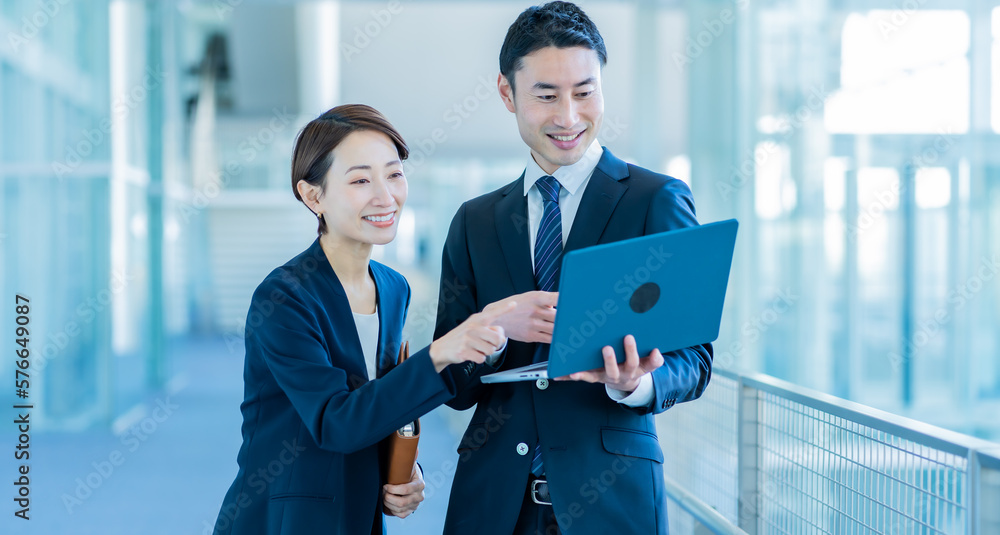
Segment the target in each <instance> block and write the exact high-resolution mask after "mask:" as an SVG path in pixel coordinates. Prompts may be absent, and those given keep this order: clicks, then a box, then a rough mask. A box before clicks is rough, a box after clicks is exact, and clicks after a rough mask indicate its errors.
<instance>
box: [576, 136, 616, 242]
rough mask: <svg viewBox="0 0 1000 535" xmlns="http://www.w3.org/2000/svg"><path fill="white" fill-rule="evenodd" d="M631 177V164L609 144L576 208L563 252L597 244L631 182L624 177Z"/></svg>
mask: <svg viewBox="0 0 1000 535" xmlns="http://www.w3.org/2000/svg"><path fill="white" fill-rule="evenodd" d="M626 177H628V166H627V165H626V164H625V162H623V161H622V160H619V159H618V158H616V157H615V156H614V155H613V154H611V151H609V150H608V149H607V148H605V149H604V154H603V155H602V156H601V159H600V161H599V162H598V163H597V167H596V168H595V169H594V174H593V175H591V176H590V182H589V183H588V184H587V189H586V191H584V192H583V198H582V199H580V207H579V208H578V209H577V212H576V217H575V218H574V220H573V228H572V229H570V233H569V238H567V239H566V247H565V248H564V249H563V251H564V252H569V251H572V250H574V249H580V248H583V247H589V246H591V245H596V244H597V241H598V240H599V239H600V238H601V234H603V233H604V228H605V227H607V226H608V220H609V219H611V213H612V212H614V211H615V206H617V205H618V201H619V200H621V198H622V195H624V194H625V190H627V189H628V186H627V185H625V184H623V183H622V182H621V180H622V179H623V178H626Z"/></svg>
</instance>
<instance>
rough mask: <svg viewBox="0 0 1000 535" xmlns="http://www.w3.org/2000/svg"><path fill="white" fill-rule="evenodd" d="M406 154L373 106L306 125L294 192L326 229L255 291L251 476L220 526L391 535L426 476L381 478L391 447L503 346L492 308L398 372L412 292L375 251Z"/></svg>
mask: <svg viewBox="0 0 1000 535" xmlns="http://www.w3.org/2000/svg"><path fill="white" fill-rule="evenodd" d="M406 157H407V147H406V144H405V143H404V142H403V139H402V137H400V135H399V133H398V132H397V131H396V129H395V128H393V126H392V125H391V124H389V122H388V121H387V120H386V119H385V117H383V116H382V114H380V113H379V112H378V111H376V110H374V109H372V108H370V107H368V106H363V105H345V106H338V107H336V108H333V109H332V110H330V111H328V112H326V113H324V114H323V115H321V116H320V117H319V118H317V119H315V120H313V121H311V122H310V123H309V124H307V125H306V126H305V128H303V129H302V131H301V132H300V133H299V136H298V139H297V140H296V142H295V149H294V154H293V157H292V190H293V191H294V193H295V196H296V198H298V199H299V200H300V201H302V203H303V204H305V205H306V206H307V207H308V208H309V209H310V210H311V211H312V212H313V213H314V214H315V215H316V217H317V219H318V221H319V237H318V238H317V240H316V241H315V242H313V244H312V245H311V246H310V247H309V248H308V249H306V250H305V251H304V252H302V253H301V254H300V255H298V256H296V257H295V258H293V259H292V260H290V261H289V262H288V263H286V264H285V265H283V266H281V267H279V268H277V269H275V270H274V271H272V272H271V274H270V275H268V276H267V278H265V279H264V281H263V282H262V283H261V284H260V286H258V287H257V290H256V291H255V292H254V294H253V298H252V301H251V305H250V311H249V313H248V315H247V323H246V335H245V339H246V363H245V367H244V371H243V378H244V383H245V392H244V400H243V404H242V405H241V407H240V408H241V411H242V413H243V446H242V447H241V448H240V452H239V455H238V457H237V462H238V464H239V472H238V474H237V476H236V480H235V481H234V482H233V485H232V487H230V489H229V492H228V493H227V494H226V497H225V500H224V502H223V505H222V509H221V511H220V513H219V517H218V519H217V520H216V523H215V526H214V531H215V533H217V534H234V535H235V534H251V533H252V534H258V533H266V534H269V535H271V534H274V535H277V534H282V535H292V534H303V535H305V534H310V535H312V534H321V533H330V534H334V533H336V534H342V535H352V534H356V535H369V534H381V533H384V532H385V528H384V526H383V523H382V519H383V510H384V511H386V512H388V513H390V514H392V515H395V516H399V517H405V516H407V515H408V514H410V513H411V512H412V511H414V510H415V509H416V507H417V505H418V504H419V503H420V501H421V500H423V487H424V484H423V477H422V475H421V474H420V471H419V469H418V468H415V469H414V473H413V476H412V479H411V481H410V483H408V484H405V485H382V484H381V481H382V480H383V476H382V474H381V473H380V470H382V469H384V467H383V466H380V463H379V457H380V451H379V442H380V441H381V440H382V439H384V438H385V437H386V436H388V435H389V434H391V433H392V432H394V431H395V430H396V429H399V428H400V427H402V426H403V425H405V424H406V423H408V422H411V421H413V420H414V419H415V418H417V417H418V416H420V415H422V414H425V413H426V412H428V411H430V410H431V409H433V408H435V407H437V406H438V405H440V404H442V403H444V402H445V401H447V400H449V399H451V398H452V397H453V396H454V394H455V385H454V383H452V382H451V380H450V379H449V378H448V376H447V374H446V375H441V374H440V372H441V370H443V369H444V368H445V367H446V366H447V365H449V364H453V363H458V362H464V361H472V362H477V363H480V362H483V360H484V355H488V354H491V353H493V352H494V351H496V350H497V348H498V347H500V346H502V345H503V344H504V343H505V341H506V338H505V337H504V335H503V330H502V329H501V328H499V327H493V326H491V321H492V320H493V319H494V318H495V316H496V314H497V312H493V311H491V312H492V313H483V314H479V315H476V316H473V317H471V318H469V320H468V321H466V322H465V323H463V324H461V325H459V326H458V327H456V328H455V329H454V330H453V331H451V332H449V333H448V334H446V335H445V336H443V337H441V338H439V339H437V340H435V341H434V342H433V343H432V344H431V345H430V346H429V347H428V348H425V349H423V350H421V351H419V352H417V353H415V354H414V355H413V356H411V357H410V358H409V360H407V361H405V362H404V363H403V364H401V365H399V366H396V368H395V369H391V371H390V368H392V367H393V365H394V364H395V360H396V356H397V354H398V351H399V347H400V343H401V342H402V328H403V323H404V321H405V319H406V311H407V307H408V305H409V303H410V288H409V285H408V284H407V282H406V279H404V278H403V276H402V275H400V274H399V273H397V272H395V271H393V270H392V269H390V268H388V267H386V266H384V265H382V264H380V263H378V262H375V261H373V260H371V253H372V246H373V245H383V244H386V243H389V242H390V241H392V239H393V238H394V237H395V235H396V226H397V222H398V221H399V214H400V210H402V208H403V205H404V204H405V202H406V196H407V184H406V177H405V176H404V175H403V164H402V162H403V160H405V159H406ZM508 311H509V309H508Z"/></svg>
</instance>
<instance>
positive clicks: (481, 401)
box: [435, 2, 712, 535]
mask: <svg viewBox="0 0 1000 535" xmlns="http://www.w3.org/2000/svg"><path fill="white" fill-rule="evenodd" d="M606 59H607V52H606V50H605V45H604V40H603V39H602V37H601V34H600V32H598V30H597V27H596V26H595V25H594V23H593V22H592V21H591V20H590V19H589V18H588V17H587V15H586V14H585V13H584V12H583V11H582V10H581V9H580V8H579V7H577V6H576V5H574V4H572V3H568V2H550V3H548V4H545V5H543V6H536V7H531V8H528V9H526V10H525V11H524V12H522V13H521V14H520V16H518V18H517V19H516V20H515V21H514V23H513V24H512V25H511V26H510V28H509V30H508V32H507V36H506V38H505V40H504V43H503V46H502V48H501V50H500V75H499V76H498V80H497V84H498V88H499V93H500V97H501V99H502V100H503V103H504V105H505V106H506V107H507V109H508V110H509V111H510V112H511V113H513V114H514V117H515V119H516V122H517V127H518V132H519V133H520V135H521V139H522V140H524V143H525V144H526V145H527V146H528V149H529V154H528V158H527V163H526V165H525V170H524V173H523V174H522V175H521V177H520V178H518V179H517V180H515V181H514V182H511V183H510V184H508V185H506V186H504V187H502V188H500V189H499V190H497V191H494V192H492V193H488V194H486V195H483V196H481V197H478V198H475V199H473V200H471V201H468V202H466V203H465V204H463V205H462V207H461V208H459V210H458V213H457V214H456V215H455V218H454V220H453V221H452V224H451V228H450V230H449V233H448V238H447V241H446V243H445V247H444V253H443V260H442V268H441V282H442V284H441V288H442V294H441V298H440V305H439V314H438V321H437V328H436V334H435V337H437V336H439V335H441V334H442V333H446V332H448V331H449V330H450V329H452V328H453V327H455V326H456V325H458V324H459V323H461V322H462V321H463V320H464V319H465V318H467V317H469V316H470V315H472V314H474V313H476V312H479V311H481V310H483V309H484V308H486V307H487V306H490V307H494V306H498V305H500V306H503V305H506V304H507V303H509V302H510V301H514V302H516V308H515V309H514V310H513V311H512V312H509V313H507V314H505V315H503V316H502V317H500V318H499V319H498V320H497V322H496V323H497V324H498V325H502V326H503V328H504V331H505V333H506V334H507V336H508V339H509V342H508V344H507V345H506V347H505V348H503V349H501V350H500V351H499V352H498V353H496V354H494V355H493V356H491V357H489V358H487V360H486V362H485V363H483V364H474V363H468V364H461V365H455V366H451V367H449V368H447V369H446V370H445V371H444V373H446V374H450V375H451V377H452V378H453V379H454V381H455V384H456V388H457V395H456V397H455V398H454V399H453V400H452V401H451V402H449V403H448V404H449V405H450V406H451V407H453V408H455V409H458V410H465V409H468V408H470V407H473V406H475V407H476V410H475V413H474V415H473V416H472V420H471V422H470V424H469V427H468V429H467V430H466V432H465V434H464V436H463V438H462V441H461V443H460V445H459V450H458V451H459V455H460V461H459V464H458V469H457V472H456V473H455V479H454V483H453V486H452V490H451V498H450V503H449V505H448V514H447V518H446V520H445V530H444V531H445V533H446V534H448V535H468V534H470V533H474V534H476V535H494V534H495V535H510V534H511V533H515V534H518V535H520V534H532V535H534V534H540V535H549V534H556V533H564V534H573V535H576V534H581V535H583V534H595V535H597V534H600V535H605V534H608V533H616V534H618V533H637V534H644V535H645V534H654V533H655V534H665V533H666V531H667V527H666V526H667V519H666V503H665V495H664V490H663V471H662V466H661V465H662V462H663V456H664V453H663V451H662V450H661V449H660V445H659V441H658V438H657V435H656V427H655V424H654V420H653V415H654V414H656V413H659V412H662V411H665V410H666V409H669V408H670V407H671V406H673V405H674V404H675V403H679V402H684V401H690V400H693V399H696V398H697V397H699V396H700V395H701V393H702V392H703V391H704V389H705V387H706V385H707V384H708V381H709V378H710V376H711V366H712V348H711V346H710V345H708V344H706V345H703V346H695V347H690V348H686V349H683V350H679V351H673V352H670V353H667V354H665V355H661V354H660V352H659V351H657V350H653V351H652V352H651V353H650V354H649V355H638V353H637V350H636V343H635V340H634V338H632V337H631V336H627V337H625V340H624V350H625V357H626V358H625V362H624V363H622V364H618V363H617V361H616V355H615V352H614V350H612V348H610V347H606V348H604V359H605V367H604V368H603V369H598V370H591V371H588V372H581V373H577V374H573V375H572V376H570V377H564V378H560V379H562V380H553V381H549V380H545V379H540V380H538V381H535V382H515V383H501V384H489V385H484V384H483V383H482V382H481V381H480V378H481V377H482V376H483V375H484V374H487V373H492V372H495V371H497V370H501V369H509V368H514V367H519V366H525V365H528V364H531V363H532V362H540V361H544V360H546V359H547V357H548V347H549V346H548V344H549V343H551V340H552V327H553V322H554V320H555V314H556V311H555V308H554V307H555V304H556V296H557V293H556V292H557V288H558V280H559V265H560V261H561V259H562V255H563V253H564V252H568V251H572V250H574V249H579V248H582V247H588V246H591V245H596V244H601V243H608V242H613V241H618V240H624V239H628V238H634V237H637V236H643V235H647V234H652V233H657V232H663V231H668V230H673V229H679V228H683V227H689V226H694V225H697V224H698V223H697V221H696V219H695V210H694V201H693V199H692V196H691V191H690V189H689V188H688V187H687V185H685V184H684V183H683V182H681V181H679V180H676V179H673V178H671V177H668V176H665V175H661V174H657V173H654V172H652V171H649V170H647V169H643V168H641V167H637V166H634V165H631V164H627V163H625V162H624V161H622V160H620V159H618V158H616V157H615V156H614V155H613V154H611V152H610V151H609V150H607V149H606V148H603V147H602V146H601V145H600V144H599V143H598V141H597V133H598V131H600V128H601V122H602V120H603V117H604V97H603V94H602V92H601V91H602V67H603V66H604V64H605V62H606ZM445 288H465V290H464V291H461V292H458V293H457V295H456V294H455V293H454V292H451V291H449V292H445V291H444V289H445ZM691 305H694V304H693V303H676V306H679V307H684V306H691ZM668 453H669V452H668Z"/></svg>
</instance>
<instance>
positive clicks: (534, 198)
mask: <svg viewBox="0 0 1000 535" xmlns="http://www.w3.org/2000/svg"><path fill="white" fill-rule="evenodd" d="M603 154H604V149H603V148H601V144H600V143H598V142H597V140H596V139H595V140H594V141H593V143H591V144H590V147H587V152H585V153H584V154H583V157H582V158H580V160H579V161H577V162H576V163H574V164H573V165H566V166H563V167H560V168H559V169H556V171H555V172H554V173H552V175H551V176H553V177H555V179H556V180H558V181H559V185H561V186H562V188H560V190H559V213H560V214H561V215H562V240H563V247H565V246H566V239H567V238H568V237H569V233H570V231H571V230H572V228H573V220H575V219H576V212H577V210H578V209H579V208H580V199H582V198H583V192H584V191H586V190H587V184H589V183H590V177H591V175H593V174H594V169H596V168H597V162H599V161H600V160H601V156H602V155H603ZM546 175H548V173H546V172H545V171H543V170H542V168H541V167H539V166H538V163H537V162H535V158H534V157H533V156H532V155H531V154H530V153H529V154H528V163H527V164H526V165H525V167H524V195H525V196H526V197H527V198H528V228H529V229H530V232H529V233H528V236H529V238H528V239H529V250H530V251H531V265H535V235H536V234H538V226H539V225H540V224H541V220H542V213H543V211H544V208H543V206H542V194H541V192H540V191H538V188H537V187H535V182H537V181H538V179H539V178H542V177H543V176H546ZM505 347H506V344H504V347H503V348H501V349H500V351H497V352H496V353H495V354H493V355H491V356H490V357H489V358H488V363H489V364H490V365H495V363H496V361H497V358H498V357H499V356H500V354H501V353H502V352H503V349H504V348H505ZM642 356H643V355H640V357H642ZM605 388H606V389H607V392H608V396H609V397H610V398H611V399H613V400H615V401H617V402H619V403H622V404H624V405H628V406H630V407H648V406H649V405H650V403H652V402H653V397H654V392H653V378H652V376H650V375H649V374H648V373H647V374H645V375H643V376H642V379H640V380H639V386H638V387H636V389H635V391H634V392H632V393H631V394H629V393H627V392H623V391H621V390H616V389H614V388H611V387H608V386H607V385H605Z"/></svg>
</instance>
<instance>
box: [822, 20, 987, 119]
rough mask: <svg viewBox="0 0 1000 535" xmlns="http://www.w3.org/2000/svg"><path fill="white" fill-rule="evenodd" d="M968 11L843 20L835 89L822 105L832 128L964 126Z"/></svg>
mask: <svg viewBox="0 0 1000 535" xmlns="http://www.w3.org/2000/svg"><path fill="white" fill-rule="evenodd" d="M969 32H970V23H969V16H968V15H967V14H966V13H964V12H962V11H931V10H927V11H916V12H911V13H909V14H905V13H902V12H901V11H899V10H892V11H884V10H875V11H869V12H868V13H867V14H865V15H862V14H857V13H853V14H851V15H849V16H848V17H847V21H846V22H845V24H844V31H843V36H842V38H843V44H842V49H841V59H842V65H841V76H840V83H841V89H840V90H838V91H836V92H834V93H833V94H832V95H831V96H830V99H829V100H828V101H827V103H826V114H825V121H826V127H827V129H828V130H829V131H830V132H838V133H915V132H928V133H940V132H948V133H960V132H966V131H967V130H968V129H969V98H970V97H969V61H968V58H967V57H966V54H967V53H968V50H969V40H970V33H969Z"/></svg>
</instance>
